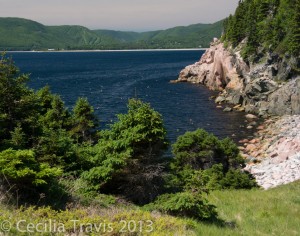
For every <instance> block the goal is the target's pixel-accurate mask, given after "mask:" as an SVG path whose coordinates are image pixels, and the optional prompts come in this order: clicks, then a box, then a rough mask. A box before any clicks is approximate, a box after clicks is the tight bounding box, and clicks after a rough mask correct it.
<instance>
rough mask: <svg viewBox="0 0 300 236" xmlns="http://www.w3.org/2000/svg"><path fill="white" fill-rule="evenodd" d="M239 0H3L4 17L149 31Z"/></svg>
mask: <svg viewBox="0 0 300 236" xmlns="http://www.w3.org/2000/svg"><path fill="white" fill-rule="evenodd" d="M237 3H238V0H0V16H1V17H22V18H27V19H32V20H35V21H38V22H41V23H43V24H45V25H63V24H68V25H83V26H86V27H88V28H90V29H115V30H135V31H146V30H155V29H166V28H170V27H174V26H178V25H190V24H195V23H213V22H215V21H218V20H221V19H223V18H225V17H226V16H228V15H229V14H230V13H233V12H234V10H235V8H236V6H237Z"/></svg>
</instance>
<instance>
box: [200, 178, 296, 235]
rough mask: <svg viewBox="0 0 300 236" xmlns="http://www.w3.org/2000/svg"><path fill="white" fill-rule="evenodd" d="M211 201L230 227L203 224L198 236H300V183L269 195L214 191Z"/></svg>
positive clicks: (272, 191) (265, 193) (275, 190)
mask: <svg viewBox="0 0 300 236" xmlns="http://www.w3.org/2000/svg"><path fill="white" fill-rule="evenodd" d="M209 200H210V202H211V203H212V204H214V205H216V206H217V211H218V213H219V216H220V218H222V219H223V220H225V221H226V222H228V226H229V227H225V228H224V227H218V226H215V225H207V224H203V223H199V224H198V226H197V234H198V235H204V234H205V235H276V236H277V235H299V234H300V220H299V219H300V181H297V182H294V183H292V184H288V185H284V186H280V187H278V188H275V189H270V190H267V191H265V190H261V189H253V190H227V191H214V192H212V193H211V194H210V196H209Z"/></svg>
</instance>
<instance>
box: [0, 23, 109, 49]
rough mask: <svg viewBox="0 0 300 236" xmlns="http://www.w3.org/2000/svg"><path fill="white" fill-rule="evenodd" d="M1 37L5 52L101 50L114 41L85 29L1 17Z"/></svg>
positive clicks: (0, 41) (1, 45) (0, 44)
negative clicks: (50, 49)
mask: <svg viewBox="0 0 300 236" xmlns="http://www.w3.org/2000/svg"><path fill="white" fill-rule="evenodd" d="M0 35H1V36H0V49H2V50H35V49H36V50H39V49H48V48H55V49H70V48H77V47H82V48H86V47H91V46H93V47H99V48H101V47H103V46H104V45H107V44H108V43H110V44H111V43H113V41H114V40H113V39H112V38H109V37H107V36H99V35H97V34H95V33H94V32H93V31H91V30H89V29H87V28H85V27H82V26H44V25H42V24H40V23H37V22H35V21H31V20H26V19H20V18H0Z"/></svg>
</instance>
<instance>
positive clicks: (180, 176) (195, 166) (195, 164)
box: [170, 129, 256, 191]
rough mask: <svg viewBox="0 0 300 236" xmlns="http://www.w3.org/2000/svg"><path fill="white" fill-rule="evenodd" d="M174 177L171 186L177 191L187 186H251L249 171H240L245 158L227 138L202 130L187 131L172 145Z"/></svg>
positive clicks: (253, 185)
mask: <svg viewBox="0 0 300 236" xmlns="http://www.w3.org/2000/svg"><path fill="white" fill-rule="evenodd" d="M173 153H174V155H175V158H174V161H173V163H172V164H171V168H172V171H173V178H172V181H171V182H170V185H171V186H172V187H173V188H175V189H177V191H178V190H181V189H184V188H186V187H187V186H189V185H191V184H192V185H194V187H195V186H196V184H195V183H193V181H197V182H198V186H200V185H201V186H202V188H203V189H225V188H235V189H239V188H252V187H255V186H256V183H255V180H254V178H252V177H251V175H250V174H248V173H244V172H242V171H241V167H242V166H243V165H244V160H243V159H242V157H241V155H240V154H239V149H238V148H237V146H236V144H235V143H234V142H233V141H232V140H230V139H229V138H225V139H223V140H219V139H217V138H216V137H215V136H214V135H212V134H209V133H207V132H206V131H204V130H202V129H198V130H196V131H194V132H187V133H185V134H184V135H182V136H180V137H178V139H177V142H176V143H175V144H174V145H173Z"/></svg>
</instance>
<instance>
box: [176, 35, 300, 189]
mask: <svg viewBox="0 0 300 236" xmlns="http://www.w3.org/2000/svg"><path fill="white" fill-rule="evenodd" d="M242 46H243V45H240V46H239V47H237V48H235V49H232V48H229V49H226V48H225V47H224V45H223V44H222V43H221V42H219V41H218V40H217V39H215V40H214V42H213V43H212V44H211V47H210V49H208V50H207V51H206V52H205V53H204V54H203V56H202V57H201V59H200V61H199V62H196V63H195V64H193V65H190V66H187V67H186V68H184V69H183V70H182V71H181V72H180V75H179V78H178V80H175V81H171V82H173V83H178V82H190V83H197V84H203V85H205V86H206V87H208V88H209V89H211V90H217V91H220V93H219V96H218V97H217V98H216V99H215V102H216V103H217V104H218V106H220V104H222V103H226V104H232V105H231V107H226V108H225V109H224V111H228V112H230V111H231V110H232V109H234V110H238V111H245V112H246V113H253V114H255V115H252V114H248V115H246V118H247V120H248V128H249V129H256V132H255V134H254V138H253V139H251V140H247V139H244V140H240V146H239V149H240V150H241V153H242V155H243V156H244V158H245V159H246V162H247V166H246V167H245V170H247V171H249V172H250V173H252V174H253V176H254V177H255V178H256V181H257V183H258V185H260V186H261V187H263V188H264V189H269V188H272V187H276V186H278V185H282V184H287V183H290V182H293V181H295V180H298V179H300V76H299V75H298V76H297V73H295V71H294V69H293V68H298V69H299V58H298V59H297V58H296V59H295V58H292V57H290V56H289V55H286V56H285V57H284V58H280V57H279V56H278V55H275V54H272V53H267V54H266V55H263V56H261V58H260V59H259V60H258V62H256V63H252V64H251V63H246V62H244V61H243V59H242V57H241V55H240V54H241V48H242ZM258 117H263V118H264V119H265V120H264V122H263V124H260V125H259V126H256V124H257V119H258Z"/></svg>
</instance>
